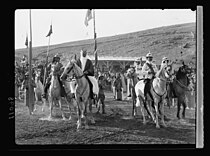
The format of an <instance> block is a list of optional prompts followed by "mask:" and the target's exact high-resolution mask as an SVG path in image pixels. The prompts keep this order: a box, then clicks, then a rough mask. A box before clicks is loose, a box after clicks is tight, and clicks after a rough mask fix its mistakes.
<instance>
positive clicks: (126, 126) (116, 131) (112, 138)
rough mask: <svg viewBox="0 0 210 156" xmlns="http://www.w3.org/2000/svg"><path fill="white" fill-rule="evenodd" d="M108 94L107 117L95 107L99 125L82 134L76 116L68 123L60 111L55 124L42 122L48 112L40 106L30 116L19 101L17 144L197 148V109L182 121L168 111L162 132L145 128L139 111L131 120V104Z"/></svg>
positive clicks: (16, 120)
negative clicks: (182, 146)
mask: <svg viewBox="0 0 210 156" xmlns="http://www.w3.org/2000/svg"><path fill="white" fill-rule="evenodd" d="M105 94H106V99H105V105H106V114H101V113H99V114H98V113H96V108H95V106H93V115H94V118H95V121H96V123H95V124H89V129H81V130H80V131H77V130H76V121H77V116H76V114H75V113H74V112H73V113H72V119H71V120H67V121H64V120H61V113H60V112H59V109H54V111H53V115H54V117H53V119H54V120H52V121H48V120H40V119H41V118H46V117H47V116H48V115H49V110H48V109H45V112H42V111H41V106H40V105H37V108H38V109H37V111H36V112H35V113H34V114H33V115H31V116H30V115H29V111H28V108H27V107H26V106H25V105H24V103H23V101H16V103H15V105H16V108H15V142H16V144H18V145H22V144H33V145H40V144H44V145H46V144H53V145H54V144H62V145H63V144H64V145H66V144H195V138H196V137H195V136H196V134H195V124H196V120H195V110H194V109H186V118H185V119H180V120H178V119H177V118H176V111H177V110H176V108H175V107H172V108H170V109H169V108H168V107H165V115H166V119H165V123H166V125H167V127H166V128H164V127H163V126H162V125H160V126H161V128H160V129H157V128H156V127H155V124H154V123H153V122H152V121H150V120H149V119H148V120H147V121H148V122H147V124H146V125H143V123H142V116H141V112H140V109H139V108H138V116H137V117H136V118H132V117H131V112H132V111H131V110H132V104H131V101H129V100H124V101H116V100H114V99H113V95H112V94H111V93H105ZM72 110H73V109H72ZM66 116H67V117H68V116H69V114H66Z"/></svg>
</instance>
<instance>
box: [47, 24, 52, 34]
mask: <svg viewBox="0 0 210 156" xmlns="http://www.w3.org/2000/svg"><path fill="white" fill-rule="evenodd" d="M51 34H52V24H51V25H50V31H49V33H48V34H47V36H46V37H48V36H50V35H51Z"/></svg>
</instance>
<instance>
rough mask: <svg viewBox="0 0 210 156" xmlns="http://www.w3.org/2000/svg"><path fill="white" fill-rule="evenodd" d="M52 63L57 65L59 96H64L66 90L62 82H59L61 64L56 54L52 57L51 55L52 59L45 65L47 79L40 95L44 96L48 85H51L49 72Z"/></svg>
mask: <svg viewBox="0 0 210 156" xmlns="http://www.w3.org/2000/svg"><path fill="white" fill-rule="evenodd" d="M53 65H56V66H57V69H58V75H57V76H58V82H59V84H60V86H61V97H66V92H65V89H64V87H63V84H62V82H61V80H60V76H61V74H62V70H61V68H62V67H63V65H62V64H61V63H60V57H59V56H58V55H55V56H54V57H53V60H52V63H50V64H49V65H48V66H47V70H46V71H47V75H48V76H47V80H46V84H45V86H44V94H43V95H42V97H43V98H46V94H47V90H48V89H49V87H50V85H51V82H50V81H51V77H52V76H51V75H50V73H51V68H52V66H53Z"/></svg>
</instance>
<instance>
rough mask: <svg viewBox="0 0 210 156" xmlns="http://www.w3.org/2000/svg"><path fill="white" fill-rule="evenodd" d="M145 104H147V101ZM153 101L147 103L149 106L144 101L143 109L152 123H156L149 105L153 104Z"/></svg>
mask: <svg viewBox="0 0 210 156" xmlns="http://www.w3.org/2000/svg"><path fill="white" fill-rule="evenodd" d="M147 102H149V101H147ZM153 102H154V101H150V102H149V103H150V104H148V105H147V104H146V101H145V100H144V107H145V109H146V110H147V113H148V115H149V116H150V117H151V118H152V120H153V121H154V123H156V120H155V116H154V113H153V108H152V106H151V105H152V104H151V103H153Z"/></svg>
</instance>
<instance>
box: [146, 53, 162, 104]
mask: <svg viewBox="0 0 210 156" xmlns="http://www.w3.org/2000/svg"><path fill="white" fill-rule="evenodd" d="M146 58H147V61H146V62H145V63H144V65H143V67H142V73H143V75H144V77H145V87H144V96H145V98H146V100H147V99H150V100H153V99H151V97H152V96H151V94H150V92H149V90H150V87H151V83H152V79H153V78H154V77H155V74H156V72H157V71H158V69H157V66H156V65H155V64H154V63H152V59H151V60H149V59H150V58H153V57H152V54H151V53H148V54H147V55H146ZM147 93H149V95H150V96H148V95H147Z"/></svg>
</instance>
